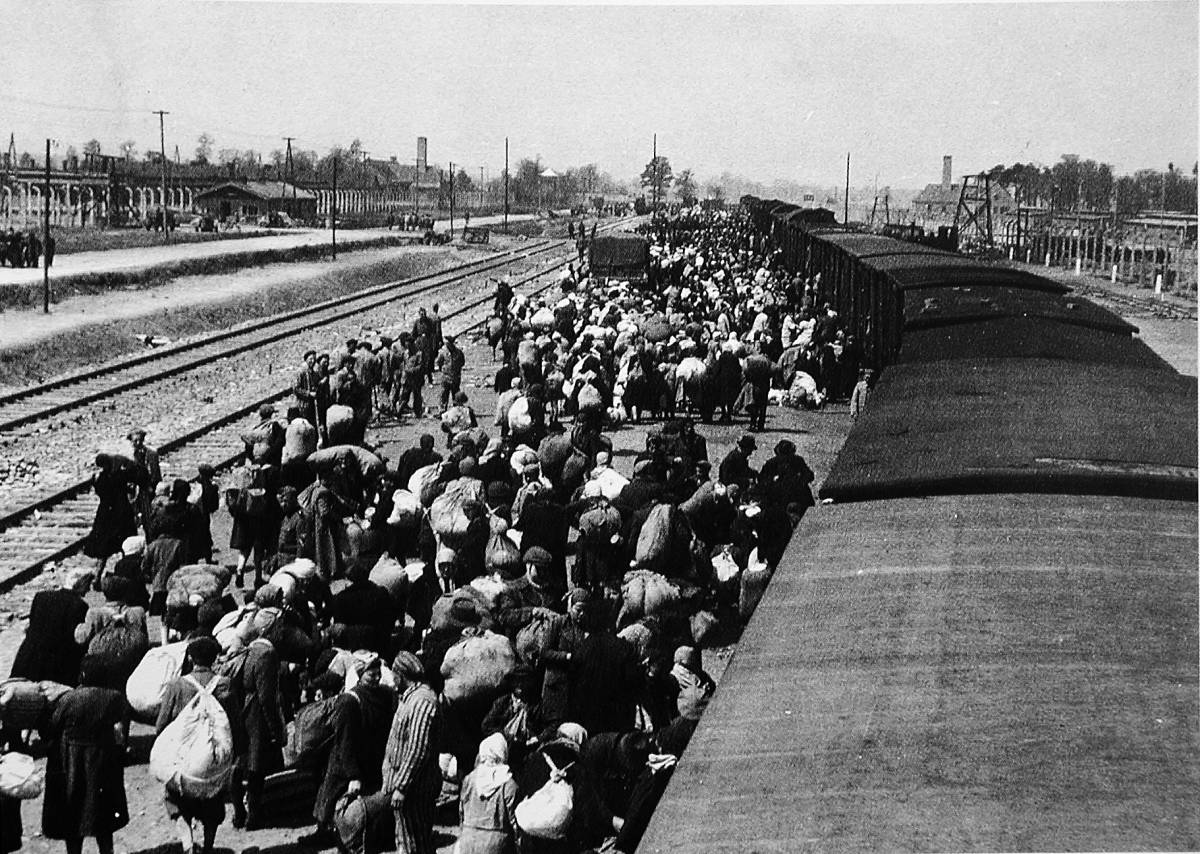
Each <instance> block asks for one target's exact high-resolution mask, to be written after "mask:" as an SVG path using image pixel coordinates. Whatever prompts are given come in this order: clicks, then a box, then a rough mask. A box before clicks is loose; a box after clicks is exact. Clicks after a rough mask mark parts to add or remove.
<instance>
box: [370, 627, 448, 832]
mask: <svg viewBox="0 0 1200 854" xmlns="http://www.w3.org/2000/svg"><path fill="white" fill-rule="evenodd" d="M392 673H394V674H395V676H396V690H398V691H399V692H400V702H399V705H398V706H397V707H396V716H395V717H394V718H392V729H391V731H390V732H389V733H388V742H387V752H386V753H385V754H384V757H383V788H384V791H388V792H391V793H392V811H393V812H394V813H395V815H396V851H397V852H398V854H434V852H435V851H436V850H437V849H436V848H435V847H434V844H433V820H434V808H435V805H436V803H437V796H438V792H440V791H441V787H442V775H441V771H440V770H439V768H438V754H437V745H438V744H439V743H440V742H441V729H442V717H441V711H440V709H439V708H438V701H437V695H436V694H434V693H433V691H432V690H431V689H430V688H429V686H428V685H426V684H425V671H424V669H423V668H422V667H421V662H420V660H419V659H418V658H417V657H416V656H415V655H413V654H412V653H411V652H406V651H402V652H400V653H399V654H398V655H397V656H396V660H395V661H393V662H392Z"/></svg>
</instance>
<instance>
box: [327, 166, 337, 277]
mask: <svg viewBox="0 0 1200 854" xmlns="http://www.w3.org/2000/svg"><path fill="white" fill-rule="evenodd" d="M337 166H338V158H337V157H334V158H333V200H332V201H331V202H330V203H329V224H330V226H331V227H332V228H333V260H334V261H336V260H337Z"/></svg>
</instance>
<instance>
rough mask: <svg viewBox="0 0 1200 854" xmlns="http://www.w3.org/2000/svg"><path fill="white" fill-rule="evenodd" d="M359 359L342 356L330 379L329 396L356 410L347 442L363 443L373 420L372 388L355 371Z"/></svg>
mask: <svg viewBox="0 0 1200 854" xmlns="http://www.w3.org/2000/svg"><path fill="white" fill-rule="evenodd" d="M356 363H357V360H356V359H355V357H354V356H350V355H345V356H342V360H341V363H340V364H339V366H338V370H337V373H336V374H334V375H333V376H332V377H331V378H330V380H329V398H330V401H331V402H332V403H335V404H338V405H340V406H348V407H350V408H351V409H352V410H354V420H353V421H352V422H351V424H352V426H351V428H350V431H349V435H347V436H346V437H345V440H346V443H347V444H351V445H361V444H362V443H363V440H364V438H365V436H366V433H367V424H369V423H370V421H371V390H370V389H369V388H368V387H367V386H366V385H364V384H363V383H362V381H361V380H360V379H359V378H358V374H357V373H355V364H356Z"/></svg>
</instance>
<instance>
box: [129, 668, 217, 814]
mask: <svg viewBox="0 0 1200 854" xmlns="http://www.w3.org/2000/svg"><path fill="white" fill-rule="evenodd" d="M186 678H187V679H188V680H190V681H191V683H192V685H193V686H194V687H195V688H196V696H194V697H192V699H191V700H189V701H188V704H187V705H186V706H184V707H183V711H182V712H180V713H179V717H177V718H176V719H175V720H173V721H171V723H170V724H169V725H168V726H167V728H166V729H164V730H163V731H162V733H160V734H159V736H158V738H156V739H155V740H154V746H153V747H152V748H151V749H150V773H151V774H153V775H154V776H155V778H156V779H157V780H158V781H159V782H161V783H163V784H164V785H165V786H167V788H169V789H170V790H171V791H173V792H175V793H177V794H180V795H184V796H186V797H189V798H214V797H216V796H217V795H219V794H221V793H222V792H223V791H224V790H225V787H226V785H227V784H228V783H229V778H230V776H231V775H232V774H233V764H234V759H235V757H234V755H233V732H232V731H231V730H230V727H229V717H228V716H227V715H226V714H225V710H224V709H223V708H222V707H221V704H220V703H219V702H218V701H217V698H216V697H214V696H213V694H212V689H213V685H214V684H215V682H216V679H213V680H212V681H210V682H209V683H208V684H207V685H201V684H200V683H199V682H198V681H196V679H195V678H193V677H191V676H188V677H186Z"/></svg>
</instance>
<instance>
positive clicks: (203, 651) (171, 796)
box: [155, 637, 240, 854]
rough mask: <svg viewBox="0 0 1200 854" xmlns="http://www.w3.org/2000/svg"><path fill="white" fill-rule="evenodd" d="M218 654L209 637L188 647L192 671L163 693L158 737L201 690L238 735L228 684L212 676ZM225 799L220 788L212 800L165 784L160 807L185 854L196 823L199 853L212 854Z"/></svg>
mask: <svg viewBox="0 0 1200 854" xmlns="http://www.w3.org/2000/svg"><path fill="white" fill-rule="evenodd" d="M220 652H221V646H220V644H218V643H217V642H216V641H215V640H214V639H212V638H209V637H201V638H197V639H196V640H194V641H192V642H191V643H189V644H188V647H187V660H188V661H190V662H191V665H192V669H191V672H190V673H189V674H188V675H187V676H181V677H179V678H178V679H175V680H174V681H173V682H171V683H169V684H168V685H167V686H166V689H165V690H164V692H163V700H162V706H161V707H160V708H159V712H158V721H157V723H156V726H155V729H156V730H157V732H158V734H159V735H160V736H161V735H162V733H163V731H164V730H165V729H166V728H167V727H168V726H169V725H170V724H171V723H172V722H173V721H174V720H175V719H176V718H178V717H179V715H180V713H181V712H183V711H184V709H185V708H186V707H187V705H188V703H189V702H191V700H192V698H193V697H195V696H196V695H197V694H198V693H199V692H200V691H201V690H202V689H203V690H206V691H208V692H209V693H211V694H212V695H213V696H214V697H215V698H216V699H217V702H219V703H220V704H221V707H222V708H223V709H224V710H225V714H226V716H227V719H228V722H229V724H230V725H231V732H237V731H238V730H237V727H234V726H232V725H233V722H234V721H235V720H239V719H240V715H239V710H238V709H237V708H235V705H234V699H233V694H232V692H231V689H230V684H229V680H228V679H226V678H225V677H223V676H218V675H217V674H216V673H214V672H213V664H214V662H216V660H217V656H218V655H219V654H220ZM225 795H226V793H225V791H224V789H223V788H222V789H221V790H220V791H218V792H217V793H216V794H214V795H212V796H211V797H191V796H188V795H187V794H184V793H182V792H181V791H180V790H179V789H178V788H177V787H173V786H172V785H170V784H167V786H166V789H165V792H164V795H163V803H164V805H165V806H166V810H167V817H168V818H170V819H171V820H172V821H174V822H175V827H176V831H177V833H178V834H179V844H180V845H181V846H182V848H183V851H184V854H190V852H192V851H194V850H195V838H194V835H193V830H192V824H193V822H199V823H200V825H201V827H202V828H203V839H204V842H203V845H202V846H201V847H200V851H201V852H202V854H212V850H213V844H214V842H215V841H216V837H217V828H218V827H219V826H220V825H221V822H223V821H224V820H225Z"/></svg>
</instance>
